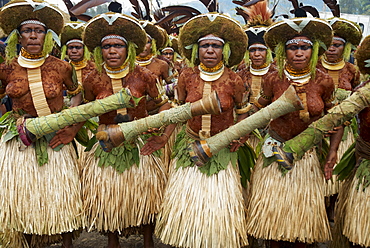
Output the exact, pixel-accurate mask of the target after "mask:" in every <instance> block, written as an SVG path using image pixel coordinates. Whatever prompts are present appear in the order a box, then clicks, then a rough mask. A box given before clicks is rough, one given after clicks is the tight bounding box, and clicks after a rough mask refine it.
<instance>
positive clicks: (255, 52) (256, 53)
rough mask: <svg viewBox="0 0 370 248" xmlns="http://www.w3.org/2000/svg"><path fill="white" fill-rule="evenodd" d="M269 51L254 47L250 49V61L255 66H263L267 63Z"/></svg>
mask: <svg viewBox="0 0 370 248" xmlns="http://www.w3.org/2000/svg"><path fill="white" fill-rule="evenodd" d="M266 55H267V49H265V48H260V47H252V48H250V49H249V59H250V60H251V62H252V65H254V66H262V65H263V64H264V63H266Z"/></svg>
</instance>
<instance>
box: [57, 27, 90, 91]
mask: <svg viewBox="0 0 370 248" xmlns="http://www.w3.org/2000/svg"><path fill="white" fill-rule="evenodd" d="M84 28H85V24H84V23H81V22H68V23H66V25H65V26H64V28H63V30H62V33H61V35H60V40H61V43H62V51H61V59H63V60H64V59H68V61H69V63H70V64H72V65H73V66H74V68H75V71H76V77H77V80H78V82H80V83H81V84H82V86H83V82H84V80H85V79H86V77H87V76H88V75H89V74H90V72H91V71H93V70H94V69H95V64H94V62H93V61H92V60H91V53H90V52H89V50H88V49H87V47H86V46H85V44H84V43H83V41H82V32H83V30H84Z"/></svg>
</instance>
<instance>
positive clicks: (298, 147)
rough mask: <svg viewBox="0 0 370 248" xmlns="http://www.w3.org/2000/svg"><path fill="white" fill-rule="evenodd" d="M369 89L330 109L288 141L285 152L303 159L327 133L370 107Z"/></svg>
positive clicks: (364, 89) (367, 85)
mask: <svg viewBox="0 0 370 248" xmlns="http://www.w3.org/2000/svg"><path fill="white" fill-rule="evenodd" d="M369 88H370V84H366V85H365V86H364V87H362V88H360V89H359V90H358V91H356V92H355V93H353V94H352V95H351V96H350V97H348V98H347V99H345V100H344V101H343V102H342V103H341V104H339V105H337V106H335V107H333V108H332V109H330V110H329V113H328V114H326V115H325V116H324V117H322V118H321V119H319V120H317V121H315V122H313V123H311V124H310V126H309V127H308V128H307V129H306V130H305V131H303V132H302V133H300V134H299V135H297V136H296V137H294V138H293V139H290V140H288V141H286V142H285V145H284V148H283V149H284V151H285V152H290V153H293V154H294V158H295V159H296V160H299V159H301V158H302V156H303V155H304V154H305V152H306V151H308V150H309V149H310V148H311V147H313V146H314V145H316V144H318V143H319V142H320V141H321V140H322V138H323V137H324V135H325V133H326V132H328V131H330V130H333V128H334V127H338V126H340V125H342V124H343V123H344V122H346V121H349V120H351V119H352V118H353V117H354V116H355V115H356V114H358V113H359V112H360V111H361V110H363V109H364V108H366V107H369V105H370V90H369Z"/></svg>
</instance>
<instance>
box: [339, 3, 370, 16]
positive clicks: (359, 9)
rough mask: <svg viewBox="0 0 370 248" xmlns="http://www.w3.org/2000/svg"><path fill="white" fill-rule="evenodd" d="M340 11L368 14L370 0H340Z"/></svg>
mask: <svg viewBox="0 0 370 248" xmlns="http://www.w3.org/2000/svg"><path fill="white" fill-rule="evenodd" d="M340 11H341V13H347V14H356V15H370V2H369V1H368V0H341V1H340Z"/></svg>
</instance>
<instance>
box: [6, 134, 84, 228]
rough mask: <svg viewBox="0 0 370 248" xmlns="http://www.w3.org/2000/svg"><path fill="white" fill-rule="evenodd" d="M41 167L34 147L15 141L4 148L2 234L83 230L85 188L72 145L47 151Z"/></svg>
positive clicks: (9, 142)
mask: <svg viewBox="0 0 370 248" xmlns="http://www.w3.org/2000/svg"><path fill="white" fill-rule="evenodd" d="M47 152H48V156H49V162H48V163H47V164H45V165H43V166H39V165H38V163H37V160H36V153H35V150H34V149H33V148H32V147H27V148H25V150H23V151H20V150H19V142H18V141H17V139H15V138H14V139H12V140H10V141H8V142H6V143H1V145H0V163H1V166H0V178H1V180H0V221H1V222H0V223H1V225H0V226H1V227H0V229H1V230H0V231H5V230H6V229H10V230H14V231H18V232H22V233H27V234H36V235H53V234H60V233H64V232H71V231H74V230H77V229H79V228H81V227H82V226H83V222H82V199H81V187H80V181H79V176H78V168H77V162H76V156H75V151H74V149H73V146H72V145H66V146H64V147H63V148H62V149H61V150H60V151H58V152H56V151H53V150H52V149H51V148H50V147H48V148H47Z"/></svg>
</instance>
